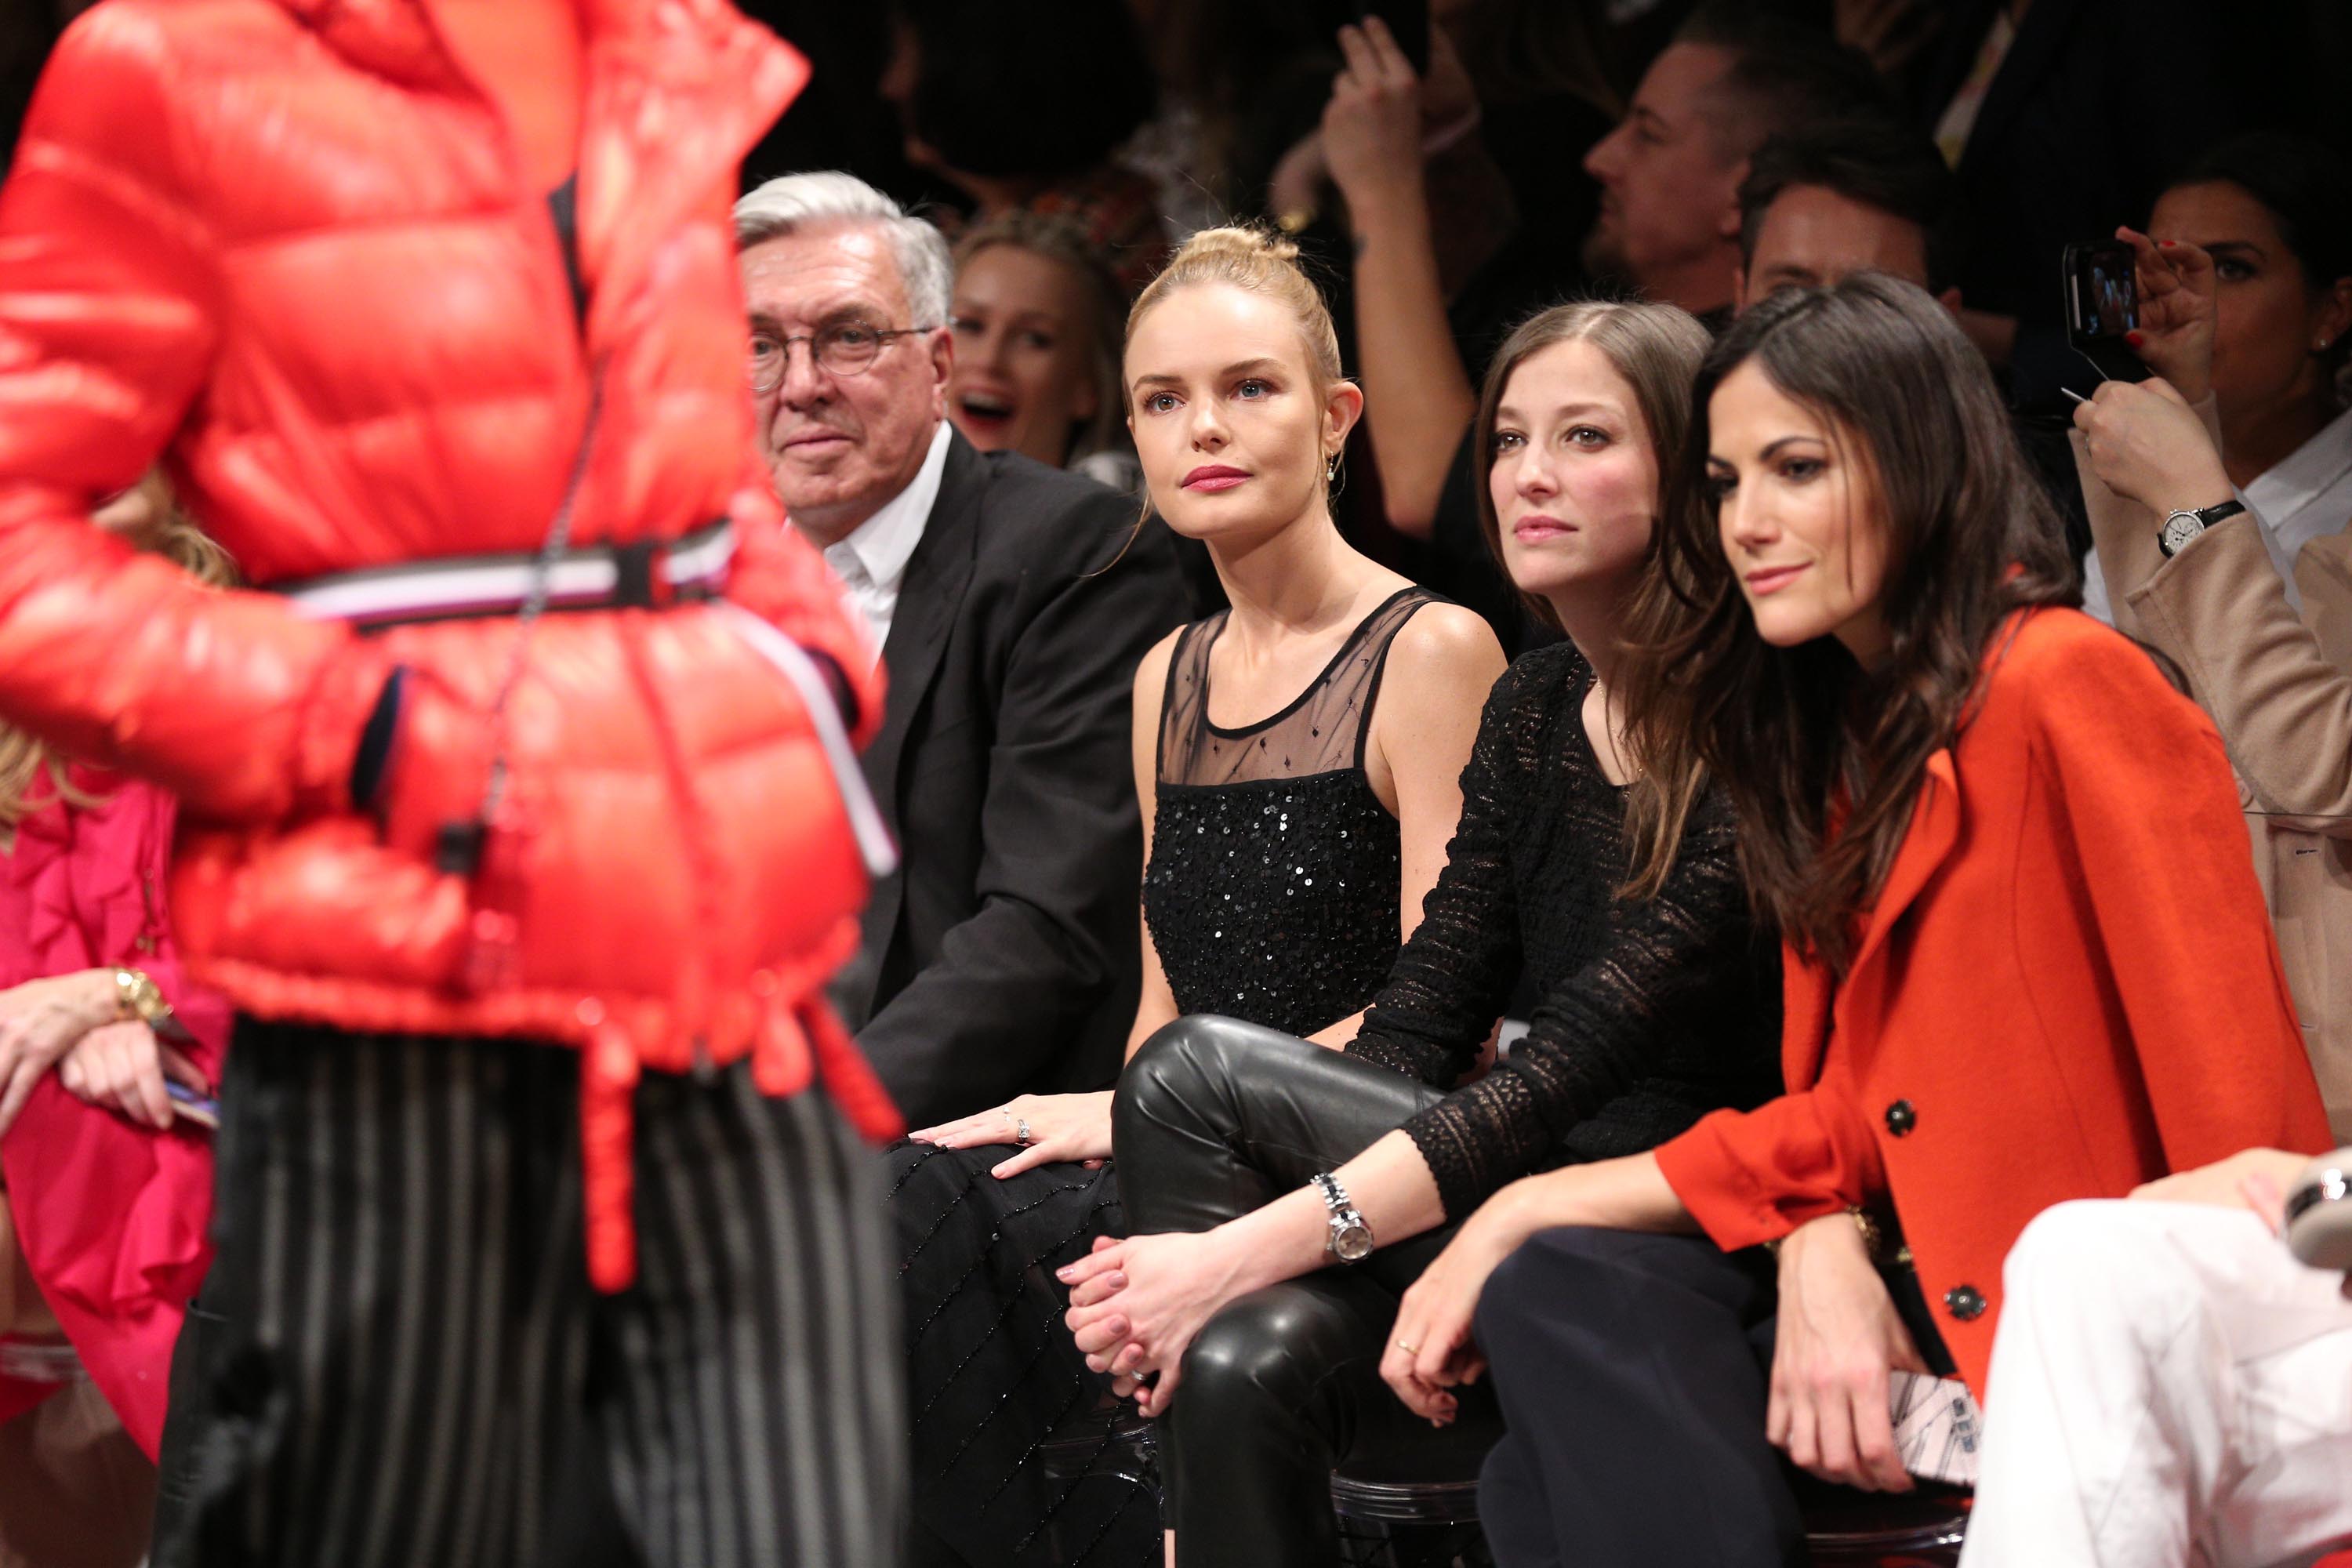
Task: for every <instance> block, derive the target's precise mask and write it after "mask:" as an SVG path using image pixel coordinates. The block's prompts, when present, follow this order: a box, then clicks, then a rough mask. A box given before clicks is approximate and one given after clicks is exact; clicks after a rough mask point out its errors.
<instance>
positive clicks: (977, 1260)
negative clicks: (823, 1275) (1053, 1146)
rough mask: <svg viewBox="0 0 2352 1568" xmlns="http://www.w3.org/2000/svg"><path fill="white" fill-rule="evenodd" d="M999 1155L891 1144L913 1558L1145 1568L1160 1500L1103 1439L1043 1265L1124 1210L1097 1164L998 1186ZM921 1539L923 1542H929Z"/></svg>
mask: <svg viewBox="0 0 2352 1568" xmlns="http://www.w3.org/2000/svg"><path fill="white" fill-rule="evenodd" d="M1012 1153H1013V1150H1012V1149H1011V1148H1009V1147H1007V1146H1003V1145H996V1146H992V1147H987V1148H980V1149H940V1148H934V1147H930V1146H927V1145H923V1144H915V1143H909V1144H903V1145H901V1146H900V1147H898V1148H896V1149H893V1150H891V1151H890V1152H888V1154H887V1156H886V1158H887V1159H888V1161H889V1162H890V1168H891V1169H890V1177H891V1179H890V1212H891V1220H892V1224H893V1225H894V1226H895V1227H896V1233H897V1236H898V1247H899V1258H900V1264H899V1281H898V1282H899V1286H900V1289H901V1293H902V1300H903V1301H904V1304H905V1306H904V1311H905V1321H906V1333H907V1369H908V1380H907V1381H908V1393H909V1395H910V1398H911V1401H912V1406H913V1442H914V1466H913V1477H914V1494H915V1518H916V1522H917V1525H918V1527H919V1528H918V1531H917V1535H918V1541H917V1547H916V1552H915V1558H916V1561H918V1562H919V1563H920V1562H925V1561H940V1560H942V1558H941V1548H945V1549H946V1551H947V1552H952V1553H953V1555H954V1556H956V1557H961V1559H962V1560H963V1561H964V1562H965V1563H969V1564H971V1568H1078V1565H1080V1564H1084V1565H1085V1568H1150V1565H1152V1564H1156V1563H1159V1562H1160V1553H1161V1548H1160V1507H1159V1501H1158V1498H1157V1496H1156V1495H1155V1494H1154V1492H1153V1491H1152V1490H1151V1489H1150V1488H1149V1487H1147V1486H1145V1485H1143V1484H1140V1483H1139V1481H1138V1480H1137V1479H1136V1478H1135V1477H1134V1476H1133V1474H1132V1473H1131V1472H1132V1468H1133V1467H1132V1466H1131V1465H1129V1464H1126V1463H1123V1462H1122V1461H1123V1458H1125V1456H1124V1455H1123V1454H1122V1453H1121V1452H1120V1450H1119V1448H1118V1445H1117V1444H1115V1443H1114V1442H1112V1441H1111V1440H1110V1439H1109V1438H1108V1436H1107V1434H1106V1433H1105V1432H1104V1428H1103V1425H1102V1423H1101V1421H1100V1419H1099V1413H1100V1410H1101V1407H1102V1406H1103V1405H1104V1403H1105V1401H1106V1399H1107V1396H1108V1380H1107V1379H1105V1378H1103V1377H1101V1376H1099V1375H1097V1374H1096V1373H1091V1372H1089V1371H1087V1365H1086V1362H1085V1359H1084V1358H1083V1357H1081V1356H1080V1355H1079V1354H1078V1352H1077V1347H1076V1345H1075V1344H1074V1343H1073V1342H1071V1339H1070V1332H1069V1330H1068V1328H1067V1327H1066V1325H1065V1324H1064V1323H1063V1321H1062V1314H1063V1312H1064V1311H1066V1310H1067V1308H1068V1305H1069V1303H1068V1300H1067V1293H1066V1291H1065V1290H1064V1289H1063V1288H1062V1287H1061V1285H1060V1284H1059V1282H1057V1281H1056V1280H1055V1279H1054V1270H1055V1269H1056V1268H1061V1267H1062V1266H1063V1265H1064V1264H1066V1263H1068V1262H1071V1261H1072V1260H1074V1259H1076V1258H1082V1257H1084V1256H1085V1255H1086V1254H1087V1252H1088V1251H1089V1250H1090V1249H1091V1248H1092V1247H1093V1244H1094V1239H1095V1237H1098V1236H1120V1235H1124V1234H1125V1233H1126V1231H1125V1215H1124V1213H1123V1212H1122V1210H1121V1209H1120V1206H1119V1200H1118V1183H1117V1181H1116V1179H1115V1176H1114V1174H1113V1170H1112V1167H1111V1166H1110V1165H1108V1164H1106V1165H1104V1166H1102V1167H1101V1168H1100V1169H1098V1170H1091V1171H1090V1170H1087V1168H1086V1167H1085V1166H1083V1165H1079V1164H1053V1165H1044V1166H1040V1167H1038V1168H1037V1169H1035V1170H1031V1171H1024V1172H1023V1173H1021V1174H1019V1175H1017V1176H1014V1177H1013V1178H1011V1179H1010V1180H1006V1181H999V1180H997V1179H996V1178H995V1177H994V1176H992V1175H991V1174H990V1173H989V1171H990V1168H991V1167H992V1166H993V1165H996V1164H999V1163H1003V1161H1004V1160H1005V1159H1006V1158H1007V1157H1008V1156H1010V1155H1011V1154H1012ZM925 1536H928V1537H929V1538H930V1539H929V1540H928V1541H926V1540H924V1539H922V1538H923V1537H925Z"/></svg>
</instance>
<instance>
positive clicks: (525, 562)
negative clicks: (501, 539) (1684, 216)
mask: <svg viewBox="0 0 2352 1568" xmlns="http://www.w3.org/2000/svg"><path fill="white" fill-rule="evenodd" d="M734 558H735V527H734V524H733V523H731V522H730V521H727V520H726V519H725V518H721V519H719V521H717V522H714V523H712V524H710V525H709V527H707V528H699V529H697V530H695V531H693V532H692V533H688V534H686V535H684V536H682V537H680V538H677V539H644V540H639V541H637V542H635V543H634V544H583V545H580V546H577V547H576V548H573V549H571V550H566V551H563V552H561V553H559V554H558V555H556V556H555V557H554V558H553V559H552V560H551V561H550V562H549V563H548V564H547V569H546V570H547V608H549V609H551V610H604V609H618V608H632V607H634V608H637V609H659V608H661V607H662V606H663V605H670V604H675V603H677V602H678V601H680V600H691V599H711V598H716V597H718V596H719V591H720V590H721V589H723V588H724V587H725V586H726V585H727V568H728V564H729V563H730V562H731V561H733V560H734ZM539 566H540V557H539V555H538V553H537V552H530V551H514V552H504V553H499V554H489V555H444V556H436V557H435V558H433V559H430V560H425V561H403V562H400V563H397V564H395V565H391V566H369V567H364V568H362V569H361V570H359V571H356V572H335V573H331V574H327V575H325V576H322V577H308V578H304V579H302V580H301V581H299V582H294V583H276V584H268V589H269V591H270V592H271V593H273V594H276V595H278V597H280V598H282V599H284V600H286V601H287V603H289V604H290V605H293V606H294V609H295V612H296V613H297V614H298V615H300V616H305V617H307V618H309V619H310V620H318V621H342V622H346V623H348V624H349V625H351V626H356V627H358V628H360V629H362V630H369V629H373V628H377V627H383V626H411V625H415V624H416V623H418V622H422V621H446V620H468V619H475V618H478V617H483V616H511V615H514V614H516V613H517V612H519V611H520V609H521V608H522V606H523V603H524V601H525V600H527V599H528V598H529V597H530V589H531V579H532V576H533V574H535V573H536V572H537V571H538V570H539Z"/></svg>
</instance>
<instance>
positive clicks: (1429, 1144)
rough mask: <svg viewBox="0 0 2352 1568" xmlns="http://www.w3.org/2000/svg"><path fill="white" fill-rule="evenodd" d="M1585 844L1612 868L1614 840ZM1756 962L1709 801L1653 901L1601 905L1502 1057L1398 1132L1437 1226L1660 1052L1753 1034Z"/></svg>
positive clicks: (1732, 857)
mask: <svg viewBox="0 0 2352 1568" xmlns="http://www.w3.org/2000/svg"><path fill="white" fill-rule="evenodd" d="M1591 850H1592V852H1593V853H1594V854H1595V855H1597V856H1602V857H1605V858H1604V859H1603V861H1602V863H1603V864H1606V865H1611V866H1614V865H1617V864H1619V863H1620V862H1621V860H1622V849H1621V847H1620V846H1619V844H1618V843H1616V842H1614V841H1612V842H1611V843H1609V844H1606V845H1602V844H1594V845H1592V846H1591ZM1756 952H1757V949H1756V946H1755V937H1754V932H1753V926H1752V923H1751V921H1750V919H1749V915H1748V900H1747V893H1746V889H1745V888H1744V886H1743V885H1742V883H1741V880H1740V876H1739V868H1738V849H1737V844H1736V840H1735V837H1734V830H1733V825H1732V817H1731V812H1730V810H1729V808H1728V806H1727V805H1726V804H1725V803H1724V802H1723V800H1722V799H1721V797H1720V796H1712V797H1710V798H1708V799H1707V800H1706V801H1705V802H1704V803H1703V804H1702V805H1700V806H1699V807H1698V808H1697V809H1696V810H1694V811H1693V813H1692V821H1691V824H1690V826H1689V827H1688V828H1687V829H1686V830H1685V835H1684V838H1683V842H1682V847H1681V849H1680V851H1679V853H1678V854H1677V855H1676V856H1675V868H1674V871H1673V873H1672V874H1671V876H1669V878H1668V879H1667V881H1666V885H1665V887H1664V889H1662V890H1661V891H1660V893H1659V895H1658V897H1657V898H1655V899H1654V900H1649V901H1648V902H1645V903H1629V902H1622V901H1620V902H1616V903H1614V904H1612V919H1611V921H1610V922H1609V928H1608V930H1607V931H1606V932H1605V933H1604V934H1603V935H1602V937H1601V941H1600V942H1598V944H1597V945H1596V948H1595V951H1594V952H1592V953H1591V956H1590V957H1589V958H1588V959H1587V960H1586V962H1585V963H1582V964H1581V965H1580V966H1579V967H1578V968H1577V969H1576V970H1575V971H1574V972H1572V973H1570V976H1569V978H1568V979H1567V980H1566V981H1565V982H1563V983H1562V984H1557V985H1555V986H1553V987H1552V988H1551V990H1550V991H1549V994H1546V995H1545V997H1544V999H1543V1001H1542V1003H1541V1004H1540V1005H1538V1007H1537V1008H1536V1011H1535V1016H1534V1017H1533V1018H1532V1019H1531V1020H1530V1027H1529V1030H1528V1035H1527V1037H1525V1038H1524V1039H1522V1040H1520V1041H1519V1042H1518V1044H1517V1047H1515V1048H1514V1049H1513V1050H1512V1052H1511V1054H1510V1055H1509V1057H1508V1058H1506V1059H1505V1060H1503V1061H1502V1062H1500V1063H1498V1064H1496V1068H1495V1070H1494V1071H1493V1072H1491V1073H1489V1074H1487V1075H1486V1077H1485V1078H1484V1079H1480V1080H1479V1081H1478V1082H1476V1083H1475V1084H1472V1085H1470V1086H1468V1087H1467V1088H1465V1089H1461V1090H1459V1091H1457V1092H1456V1093H1454V1094H1453V1095H1450V1096H1448V1097H1447V1098H1446V1099H1444V1100H1440V1101H1439V1102H1438V1103H1437V1104H1435V1105H1433V1106H1431V1107H1430V1108H1429V1109H1428V1110H1424V1111H1423V1112H1422V1113H1421V1114H1420V1115H1418V1116H1415V1117H1414V1118H1413V1119H1412V1121H1408V1122H1407V1123H1405V1131H1406V1133H1407V1134H1408V1135H1410V1136H1411V1137H1412V1141H1413V1142H1414V1144H1415V1145H1416V1146H1417V1147H1419V1149H1420V1150H1421V1152H1422V1157H1423V1159H1424V1160H1426V1161H1427V1162H1428V1163H1429V1169H1430V1172H1431V1173H1432V1174H1433V1175H1434V1176H1435V1177H1436V1179H1437V1188H1438V1194H1439V1197H1440V1199H1441V1201H1442V1202H1443V1203H1444V1205H1445V1213H1446V1216H1447V1217H1448V1218H1449V1219H1459V1218H1461V1217H1463V1216H1464V1215H1467V1214H1468V1213H1469V1212H1470V1211H1471V1210H1472V1209H1474V1208H1475V1207H1476V1206H1477V1205H1479V1204H1480V1203H1481V1202H1483V1201H1484V1200H1485V1199H1486V1196H1487V1195H1488V1194H1491V1193H1493V1192H1494V1191H1495V1190H1496V1188H1497V1187H1500V1186H1501V1185H1503V1184H1505V1183H1506V1182H1508V1181H1511V1180H1513V1179H1514V1178H1516V1177H1518V1176H1522V1175H1525V1174H1527V1173H1529V1172H1531V1171H1534V1170H1538V1169H1541V1168H1543V1167H1545V1166H1547V1165H1549V1164H1551V1163H1556V1162H1557V1160H1558V1158H1559V1153H1558V1152H1559V1146H1560V1143H1561V1142H1562V1140H1563V1139H1564V1138H1565V1137H1566V1135H1567V1134H1568V1132H1569V1131H1570V1129H1571V1128H1573V1127H1574V1126H1575V1125H1576V1123H1577V1122H1579V1121H1581V1120H1583V1119H1584V1118H1586V1117H1589V1116H1591V1114H1592V1113H1593V1112H1594V1111H1596V1110H1600V1109H1601V1107H1602V1106H1603V1105H1605V1104H1607V1103H1608V1102H1609V1101H1610V1100H1612V1099H1614V1098H1616V1097H1617V1096H1618V1095H1620V1094H1622V1093H1623V1092H1624V1091H1625V1090H1626V1089H1627V1088H1628V1087H1629V1086H1630V1085H1632V1084H1633V1083H1634V1082H1635V1081H1636V1080H1637V1079H1641V1078H1643V1075H1644V1074H1645V1072H1647V1071H1649V1070H1651V1069H1652V1068H1654V1065H1655V1062H1656V1059H1657V1058H1659V1057H1660V1056H1662V1055H1664V1054H1665V1051H1666V1049H1667V1048H1668V1047H1671V1046H1676V1045H1682V1044H1685V1043H1686V1042H1687V1041H1688V1040H1689V1039H1691V1038H1693V1037H1698V1038H1706V1037H1710V1036H1713V1037H1719V1038H1721V1039H1722V1040H1724V1041H1725V1042H1726V1044H1728V1043H1729V1042H1730V1041H1732V1040H1734V1039H1745V1038H1747V1037H1750V1036H1753V1035H1754V1034H1755V1033H1756V1020H1755V1019H1754V1018H1753V1017H1751V1016H1748V1015H1749V1014H1750V1013H1752V1011H1753V1010H1754V1007H1755V1005H1756V988H1755V985H1754V984H1753V977H1754V975H1755V973H1756Z"/></svg>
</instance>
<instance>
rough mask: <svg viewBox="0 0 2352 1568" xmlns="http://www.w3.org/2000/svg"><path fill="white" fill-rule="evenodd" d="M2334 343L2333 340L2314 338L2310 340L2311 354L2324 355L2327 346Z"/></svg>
mask: <svg viewBox="0 0 2352 1568" xmlns="http://www.w3.org/2000/svg"><path fill="white" fill-rule="evenodd" d="M2335 341H2336V340H2335V339H2333V338H2315V339H2313V340H2312V343H2311V352H2312V353H2315V354H2324V353H2326V352H2327V345H2328V344H2329V343H2332V342H2335Z"/></svg>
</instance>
